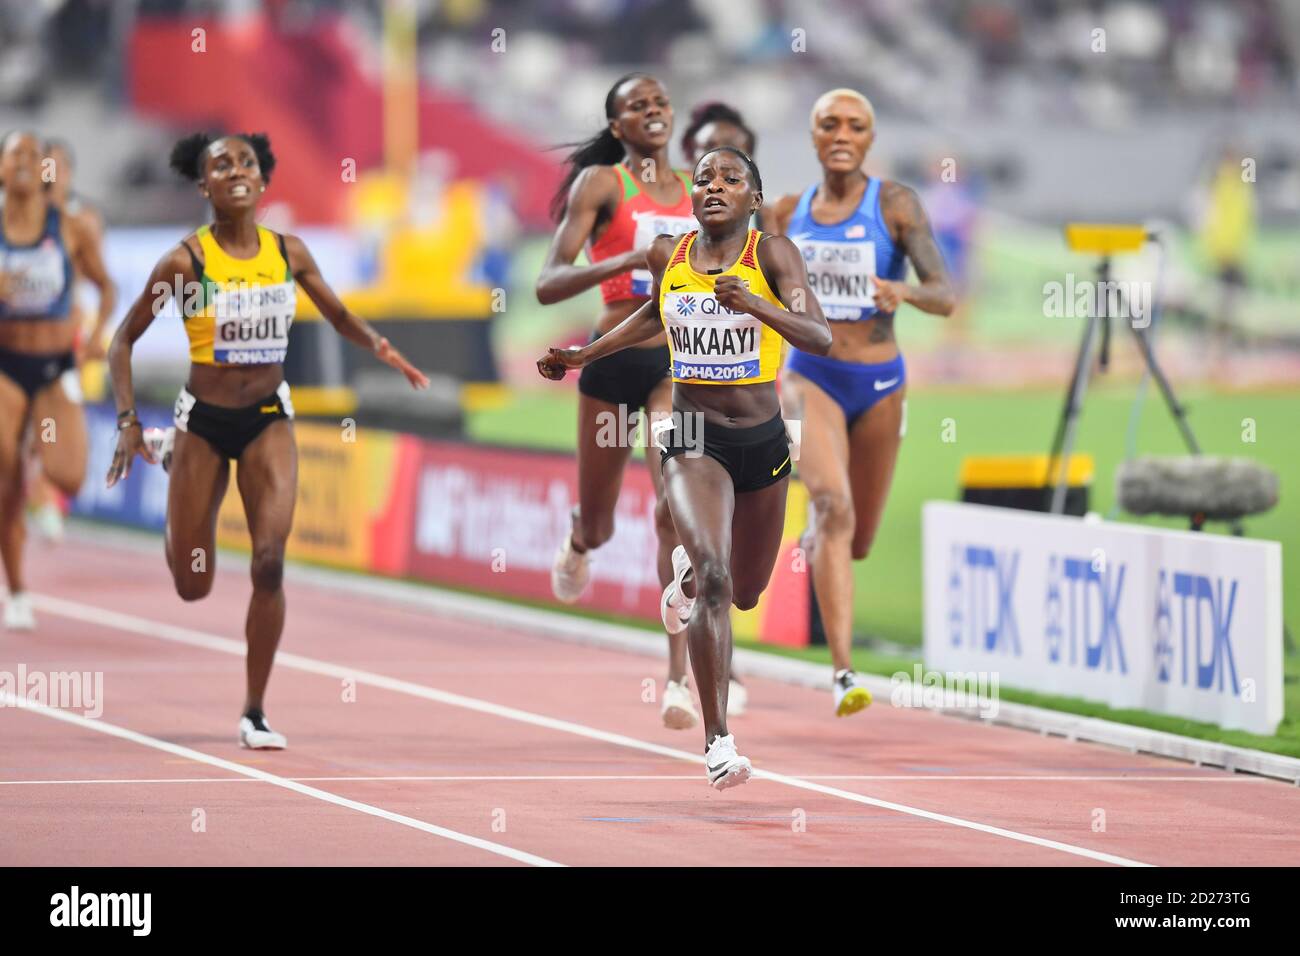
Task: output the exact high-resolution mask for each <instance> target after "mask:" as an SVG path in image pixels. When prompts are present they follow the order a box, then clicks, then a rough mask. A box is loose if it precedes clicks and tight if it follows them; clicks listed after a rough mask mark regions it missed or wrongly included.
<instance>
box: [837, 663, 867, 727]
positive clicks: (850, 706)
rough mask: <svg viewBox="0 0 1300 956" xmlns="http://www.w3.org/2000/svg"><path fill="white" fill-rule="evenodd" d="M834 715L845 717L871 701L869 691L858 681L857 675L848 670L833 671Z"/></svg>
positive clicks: (861, 708) (862, 708)
mask: <svg viewBox="0 0 1300 956" xmlns="http://www.w3.org/2000/svg"><path fill="white" fill-rule="evenodd" d="M831 688H832V690H834V691H835V716H836V717H847V716H848V715H849V714H856V713H857V712H858V711H860V710H865V709H866V708H867V706H868V705H870V703H871V691H869V690H867V689H866V688H865V687H863V686H862V685H861V684H859V683H858V675H857V674H855V673H853V671H850V670H842V671H836V672H835V683H834V684H832V685H831Z"/></svg>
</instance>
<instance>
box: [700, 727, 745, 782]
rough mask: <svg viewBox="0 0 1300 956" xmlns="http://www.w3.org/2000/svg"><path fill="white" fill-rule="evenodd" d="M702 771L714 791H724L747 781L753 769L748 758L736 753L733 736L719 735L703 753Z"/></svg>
mask: <svg viewBox="0 0 1300 956" xmlns="http://www.w3.org/2000/svg"><path fill="white" fill-rule="evenodd" d="M704 770H705V773H707V774H708V777H709V783H711V784H712V785H713V789H714V790H726V789H727V788H728V787H738V786H740V785H741V784H742V783H744V782H745V781H746V780H748V779H749V776H750V774H751V773H752V772H753V770H754V768H753V765H751V764H750V762H749V758H748V757H742V756H740V755H739V754H738V753H736V738H735V735H733V734H727V736H725V737H723V736H722V735H721V734H719V735H718V736H717V737H714V738H713V743H711V744H709V749H708V750H706V751H705V752H704Z"/></svg>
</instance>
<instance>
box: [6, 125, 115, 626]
mask: <svg viewBox="0 0 1300 956" xmlns="http://www.w3.org/2000/svg"><path fill="white" fill-rule="evenodd" d="M44 158H45V149H44V144H43V143H42V142H41V140H40V138H39V137H38V136H36V134H34V133H32V132H29V131H25V130H23V131H16V132H12V133H9V134H8V135H6V136H5V137H4V138H3V139H0V182H3V184H4V197H3V202H0V563H3V565H4V572H5V580H6V583H7V584H8V586H9V594H8V596H7V598H6V599H5V605H4V617H3V620H4V627H5V628H6V629H7V630H11V631H30V630H33V629H34V628H35V627H36V617H35V615H34V613H33V611H32V602H31V598H30V596H29V595H28V594H27V589H26V582H25V580H24V577H23V566H22V556H23V547H24V543H25V540H26V530H25V527H24V522H23V501H24V497H25V496H24V491H23V447H24V440H25V438H26V436H27V435H28V433H29V430H30V434H31V435H32V440H33V442H34V446H35V449H36V452H37V454H38V457H39V458H40V462H41V469H42V471H43V472H44V474H45V476H46V477H47V478H48V479H49V480H50V482H51V483H52V484H53V485H54V487H55V488H57V489H58V490H59V491H61V492H63V493H64V494H66V495H69V496H72V495H75V494H76V493H77V490H78V489H79V488H80V487H81V482H82V479H84V478H85V475H86V419H85V415H84V413H83V412H82V409H81V393H80V389H79V387H78V381H77V374H76V371H75V366H76V361H75V355H74V349H75V341H76V337H77V320H76V318H75V315H74V312H73V307H72V294H73V279H74V276H75V275H76V274H77V273H78V272H80V274H81V275H84V276H85V277H86V278H87V279H88V280H90V281H91V282H92V283H94V284H95V286H97V287H98V289H99V293H100V302H99V310H98V314H97V315H96V317H95V325H94V329H93V330H92V332H91V333H90V338H89V339H88V342H99V341H100V337H101V336H102V335H103V332H104V328H105V326H106V324H107V322H108V318H109V316H110V315H111V314H112V309H113V295H112V289H113V283H112V281H111V280H110V279H109V277H108V273H107V271H105V269H104V262H103V260H102V259H101V258H100V253H99V241H98V238H97V237H96V236H95V235H94V234H93V233H92V232H91V230H90V229H89V228H88V227H87V225H86V224H85V223H84V222H83V221H82V219H80V218H79V217H77V216H72V215H66V214H65V212H64V211H63V210H61V209H60V208H59V206H58V205H57V204H56V203H55V202H54V201H53V200H51V198H50V196H49V194H48V192H47V191H46V189H45V180H44V178H43V175H42V174H43V169H44V168H45V167H43V163H42V161H43V160H44Z"/></svg>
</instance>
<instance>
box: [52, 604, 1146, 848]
mask: <svg viewBox="0 0 1300 956" xmlns="http://www.w3.org/2000/svg"><path fill="white" fill-rule="evenodd" d="M32 599H33V600H32V603H33V604H34V605H35V606H36V607H38V608H40V609H41V610H44V611H49V612H51V613H53V614H57V615H60V616H62V617H67V618H70V619H72V620H76V621H84V622H86V623H89V624H98V625H102V626H108V627H114V628H117V629H118V630H122V631H129V632H132V633H135V634H141V635H144V636H146V637H155V638H159V639H161V640H166V641H173V642H175V643H178V644H188V645H190V646H191V647H202V648H205V649H207V650H212V651H218V652H220V653H224V654H233V655H235V656H237V657H240V658H241V659H242V658H243V657H244V653H245V645H244V642H243V641H233V640H231V639H229V638H225V637H219V636H217V635H215V634H206V633H204V632H202V631H195V630H191V629H190V628H185V627H177V626H176V625H174V624H165V623H163V622H161V621H152V620H149V619H147V618H142V617H136V616H135V615H133V614H123V613H121V612H120V611H110V610H107V609H106V608H100V607H95V606H94V605H91V604H82V603H80V602H78V601H69V600H66V599H64V598H56V597H53V596H52V595H47V594H33V595H32ZM276 663H277V664H278V665H279V666H280V667H288V668H292V669H294V670H300V671H305V672H307V673H311V674H319V675H321V676H324V677H332V678H335V679H336V680H348V679H350V680H354V681H356V682H357V683H358V684H364V685H368V686H371V687H379V688H382V689H384V690H391V691H395V692H397V693H399V694H408V695H410V696H412V697H418V698H421V699H423V700H431V701H435V702H437V703H440V704H449V705H451V706H453V707H460V708H462V709H464V710H471V711H476V712H478V713H481V714H491V715H492V716H494V717H504V718H506V719H507V720H514V721H517V722H519V723H524V724H530V725H532V726H534V727H544V728H546V729H548V730H556V731H559V732H561V733H567V734H572V735H574V736H576V737H586V738H588V739H590V740H600V741H603V742H604V743H610V744H615V745H617V746H620V747H626V748H629V749H632V750H640V751H643V752H645V753H652V754H656V755H658V756H661V757H669V758H671V759H674V760H686V761H689V762H690V763H693V764H702V763H703V762H704V755H703V754H699V753H689V752H687V751H685V750H677V749H675V748H673V747H664V746H662V745H661V744H655V743H651V742H650V741H646V740H639V739H637V738H635V737H628V736H626V735H624V734H616V733H613V732H610V731H605V730H598V729H597V728H595V727H588V726H586V725H585V724H578V723H573V722H572V721H567V720H559V719H557V718H554V717H547V716H545V715H543V714H534V713H532V712H530V711H526V710H519V709H517V708H515V707H506V706H504V705H501V704H494V703H492V702H491V701H486V700H478V699H477V698H474V697H465V696H464V695H462V694H453V693H451V692H449V691H443V690H438V689H436V688H433V687H427V686H425V685H423V684H416V683H413V682H411V681H405V680H398V679H397V678H393V677H386V676H384V675H383V674H373V673H370V672H368V671H363V670H358V669H356V668H352V667H344V666H341V665H339V664H331V663H329V662H328V661H320V660H316V659H315V658H311V657H304V656H302V655H301V654H290V653H288V652H286V651H281V652H280V653H278V654H277V655H276ZM232 766H238V765H237V764H233V765H232ZM754 776H755V777H758V778H761V779H765V780H773V781H775V782H777V783H781V784H784V785H785V786H787V787H794V788H796V789H799V790H809V791H812V792H814V793H820V794H823V795H825V796H830V797H839V798H840V799H842V800H849V801H852V802H853V803H861V804H865V805H867V806H873V807H880V808H882V809H885V810H894V811H896V812H898V813H904V814H907V815H908V816H913V817H920V818H922V819H925V820H933V821H935V822H936V823H946V824H949V825H950V826H955V827H962V828H964V829H967V830H975V831H978V832H980V833H987V834H990V835H992V836H998V837H1002V838H1004V839H1007V840H1014V841H1016V842H1018V843H1028V844H1031V845H1033V846H1039V847H1044V848H1046V849H1049V850H1058V851H1060V852H1062V853H1069V854H1072V855H1074V856H1081V857H1085V858H1087V859H1090V860H1098V861H1100V862H1102V863H1113V864H1115V865H1117V866H1149V865H1150V864H1147V863H1142V862H1140V861H1137V860H1131V859H1128V858H1127V857H1122V856H1116V855H1114V854H1111V853H1102V852H1101V851H1099V850H1090V849H1088V848H1087V847H1081V846H1075V845H1073V844H1070V843H1062V842H1060V841H1059V840H1049V839H1047V838H1045V837H1038V836H1033V835H1032V834H1028V833H1019V832H1017V831H1015V830H1008V829H1005V828H1003V827H997V826H992V825H990V824H987V823H978V822H976V821H974V820H965V819H962V818H961V817H954V816H950V815H948V814H946V813H935V812H933V811H931V810H923V809H921V808H920V807H911V806H907V805H906V804H902V803H894V802H892V801H890V800H880V799H877V798H876V797H868V796H866V795H864V794H860V793H853V792H852V791H850V790H841V789H839V788H837V787H828V786H826V785H825V784H821V783H817V782H815V781H812V780H806V779H802V778H799V777H792V776H789V775H787V774H781V773H775V772H773V771H770V770H759V769H755V771H754ZM286 782H287V781H286Z"/></svg>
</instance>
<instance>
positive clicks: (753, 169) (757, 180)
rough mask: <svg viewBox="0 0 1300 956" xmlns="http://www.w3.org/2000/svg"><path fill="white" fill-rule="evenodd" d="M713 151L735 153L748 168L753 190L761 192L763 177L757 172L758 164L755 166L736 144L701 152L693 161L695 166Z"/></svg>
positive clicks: (698, 165)
mask: <svg viewBox="0 0 1300 956" xmlns="http://www.w3.org/2000/svg"><path fill="white" fill-rule="evenodd" d="M714 153H735V154H736V155H737V156H739V157H740V159H741V161H742V162H743V163H744V164H745V167H746V168H747V169H748V170H749V176H750V179H752V180H753V182H754V192H759V193H761V192H762V191H763V177H762V176H760V175H759V174H758V166H756V165H755V164H754V161H753V160H752V159H750V158H749V154H748V153H746V152H745V151H744V150H743V149H740V148H738V147H736V146H715V147H713V148H712V149H711V150H709V151H708V152H706V153H702V154H701V155H700V158H699V159H697V160H696V161H695V168H696V169H699V168H700V163H702V162H704V157H705V156H712V155H713V154H714Z"/></svg>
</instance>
